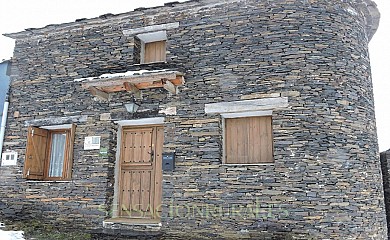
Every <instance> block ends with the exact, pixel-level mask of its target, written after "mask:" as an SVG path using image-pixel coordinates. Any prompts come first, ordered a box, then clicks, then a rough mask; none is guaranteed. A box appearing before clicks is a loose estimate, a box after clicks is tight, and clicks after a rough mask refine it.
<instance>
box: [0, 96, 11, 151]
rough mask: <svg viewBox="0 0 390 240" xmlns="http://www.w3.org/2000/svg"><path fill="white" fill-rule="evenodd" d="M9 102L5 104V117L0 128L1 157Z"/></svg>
mask: <svg viewBox="0 0 390 240" xmlns="http://www.w3.org/2000/svg"><path fill="white" fill-rule="evenodd" d="M8 104H9V103H8V102H5V103H4V109H3V117H2V119H1V128H0V156H1V155H2V153H3V142H4V133H5V125H6V124H7V113H8Z"/></svg>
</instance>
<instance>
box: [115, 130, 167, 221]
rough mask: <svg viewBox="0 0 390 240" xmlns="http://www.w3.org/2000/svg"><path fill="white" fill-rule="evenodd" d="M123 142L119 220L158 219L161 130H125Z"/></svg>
mask: <svg viewBox="0 0 390 240" xmlns="http://www.w3.org/2000/svg"><path fill="white" fill-rule="evenodd" d="M159 131H160V133H158V132H159ZM122 139H123V141H122V148H121V158H120V162H121V164H120V168H121V170H120V173H121V176H120V183H119V189H120V191H119V192H120V194H121V196H120V197H119V199H120V200H119V206H120V208H119V209H120V217H125V218H145V219H155V218H158V217H159V215H157V214H155V209H156V208H157V207H159V205H160V204H161V189H160V188H161V179H162V163H161V161H162V158H161V156H162V145H163V130H162V127H144V128H126V129H124V130H123V133H122ZM156 185H158V186H156Z"/></svg>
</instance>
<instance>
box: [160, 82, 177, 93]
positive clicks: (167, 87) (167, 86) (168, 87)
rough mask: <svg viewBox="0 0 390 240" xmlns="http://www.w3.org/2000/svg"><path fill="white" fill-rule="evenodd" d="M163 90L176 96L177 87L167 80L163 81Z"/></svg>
mask: <svg viewBox="0 0 390 240" xmlns="http://www.w3.org/2000/svg"><path fill="white" fill-rule="evenodd" d="M163 88H164V89H165V90H167V91H169V92H171V93H172V94H177V87H176V86H175V85H174V84H173V83H171V81H169V80H166V81H165V83H164V85H163Z"/></svg>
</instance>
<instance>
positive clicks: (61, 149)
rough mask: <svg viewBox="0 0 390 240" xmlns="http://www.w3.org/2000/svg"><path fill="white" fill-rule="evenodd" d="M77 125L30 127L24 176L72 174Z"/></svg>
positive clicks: (47, 177) (61, 177) (58, 177)
mask: <svg viewBox="0 0 390 240" xmlns="http://www.w3.org/2000/svg"><path fill="white" fill-rule="evenodd" d="M74 132H75V125H72V124H69V125H61V126H48V127H41V128H37V127H29V129H28V136H27V147H26V158H25V162H24V177H25V178H27V179H34V180H67V179H70V177H71V172H72V162H73V142H74Z"/></svg>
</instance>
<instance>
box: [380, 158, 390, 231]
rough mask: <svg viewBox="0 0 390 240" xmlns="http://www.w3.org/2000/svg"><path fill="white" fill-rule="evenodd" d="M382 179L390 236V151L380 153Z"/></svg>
mask: <svg viewBox="0 0 390 240" xmlns="http://www.w3.org/2000/svg"><path fill="white" fill-rule="evenodd" d="M380 160H381V168H382V177H383V190H384V193H385V206H386V218H387V234H388V235H389V229H390V228H389V227H390V222H389V219H390V182H389V180H390V177H389V176H390V175H389V173H390V172H389V171H390V167H389V164H390V161H389V160H390V150H387V151H384V152H381V153H380Z"/></svg>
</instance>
